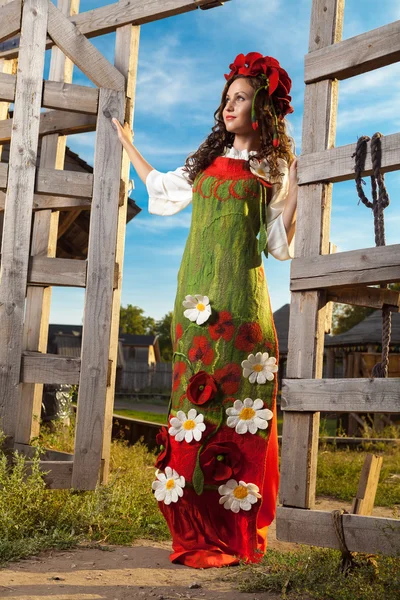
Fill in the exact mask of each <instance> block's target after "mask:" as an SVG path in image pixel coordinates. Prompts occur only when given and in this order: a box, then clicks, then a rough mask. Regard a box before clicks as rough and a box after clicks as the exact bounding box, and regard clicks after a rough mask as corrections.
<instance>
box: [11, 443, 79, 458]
mask: <svg viewBox="0 0 400 600" xmlns="http://www.w3.org/2000/svg"><path fill="white" fill-rule="evenodd" d="M14 450H17V451H18V452H20V453H21V454H24V455H25V456H26V457H27V458H33V457H34V456H35V455H36V452H37V447H35V446H30V445H29V444H21V443H19V442H16V443H15V444H14ZM41 450H43V451H44V452H43V454H40V457H41V460H42V461H43V460H45V461H49V460H50V461H64V462H65V461H68V462H72V461H73V460H74V455H73V454H70V453H69V452H60V451H59V450H53V449H52V448H41Z"/></svg>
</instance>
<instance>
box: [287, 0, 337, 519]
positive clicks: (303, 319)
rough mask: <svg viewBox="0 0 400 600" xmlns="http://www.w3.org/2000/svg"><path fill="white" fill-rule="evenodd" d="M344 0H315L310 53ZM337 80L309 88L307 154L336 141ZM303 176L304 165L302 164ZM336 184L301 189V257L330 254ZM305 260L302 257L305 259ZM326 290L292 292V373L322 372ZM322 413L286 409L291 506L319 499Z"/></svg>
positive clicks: (323, 40) (331, 36) (328, 38)
mask: <svg viewBox="0 0 400 600" xmlns="http://www.w3.org/2000/svg"><path fill="white" fill-rule="evenodd" d="M343 13H344V0H332V2H329V3H326V2H320V1H319V0H314V1H313V4H312V9H311V25H310V36H309V46H308V49H309V52H314V51H316V50H318V49H319V48H322V47H325V46H328V45H330V44H332V43H334V42H337V41H339V40H340V39H341V35H342V26H343ZM336 111H337V82H336V81H323V82H319V83H315V84H311V85H308V86H306V90H305V99H304V118H303V132H302V152H304V153H305V154H308V153H312V152H322V151H324V150H326V148H330V147H332V146H333V145H334V143H335V131H336ZM298 172H299V176H300V175H301V168H300V163H299V171H298ZM331 202H332V186H331V185H327V184H317V185H312V186H307V187H306V186H301V187H300V188H299V197H298V209H297V225H296V241H295V256H296V257H308V256H311V257H312V256H314V255H319V254H327V253H329V251H330V247H329V231H330V209H331ZM299 260H300V259H299ZM326 312H327V311H326V294H325V292H324V291H323V292H320V291H311V292H300V293H292V295H291V305H290V325H289V340H288V344H289V352H288V361H287V376H288V377H291V378H297V377H304V378H307V379H309V378H314V377H316V378H318V377H321V376H322V363H323V350H324V337H325V324H326ZM318 435H319V413H313V414H310V413H290V414H289V413H285V415H284V422H283V431H282V460H281V483H280V491H279V494H280V500H281V502H282V504H284V505H287V506H299V507H302V508H310V507H312V506H313V505H314V502H315V487H316V475H317V457H318Z"/></svg>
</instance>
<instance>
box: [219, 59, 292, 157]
mask: <svg viewBox="0 0 400 600" xmlns="http://www.w3.org/2000/svg"><path fill="white" fill-rule="evenodd" d="M229 68H230V69H231V72H230V73H229V74H228V75H225V79H226V80H227V81H229V80H230V79H232V77H234V76H235V75H243V76H244V77H261V78H262V79H264V80H265V84H264V85H262V86H260V87H259V88H258V90H256V93H255V94H254V96H253V102H252V107H251V121H252V125H253V129H254V130H256V129H257V128H258V120H257V117H256V114H255V108H254V103H255V99H256V96H257V94H258V92H259V91H260V90H263V89H265V90H267V92H268V97H269V101H270V106H271V111H272V114H273V116H274V121H275V132H274V137H273V142H272V143H273V145H274V146H275V147H278V146H279V137H278V118H279V119H283V117H284V116H285V115H287V114H289V113H292V112H293V107H292V106H291V105H290V101H291V99H292V98H291V96H289V92H290V88H291V87H292V81H291V79H290V77H289V75H288V74H287V72H286V71H285V69H282V67H281V66H280V64H279V62H278V61H277V60H276V59H275V58H272V56H263V55H262V54H260V53H259V52H249V54H247V55H246V56H245V55H244V54H238V55H237V57H236V58H235V60H234V62H233V63H232V64H231V65H229Z"/></svg>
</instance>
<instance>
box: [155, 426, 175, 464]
mask: <svg viewBox="0 0 400 600" xmlns="http://www.w3.org/2000/svg"><path fill="white" fill-rule="evenodd" d="M156 442H157V446H160V454H159V455H158V456H157V459H156V462H155V465H154V466H155V467H156V469H161V470H162V469H164V468H165V467H166V466H167V465H168V462H169V452H170V447H171V446H170V443H169V442H170V438H169V434H168V429H167V428H166V427H162V428H161V429H160V431H159V432H158V433H157V435H156Z"/></svg>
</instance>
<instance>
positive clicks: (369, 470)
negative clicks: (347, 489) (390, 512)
mask: <svg viewBox="0 0 400 600" xmlns="http://www.w3.org/2000/svg"><path fill="white" fill-rule="evenodd" d="M382 462H383V456H377V455H375V454H367V456H366V457H365V460H364V464H363V467H362V470H361V476H360V481H359V482H358V488H357V493H356V497H355V498H354V500H353V504H352V507H351V512H352V513H353V514H357V515H364V516H369V515H372V509H373V508H374V502H375V496H376V490H377V489H378V483H379V475H380V472H381V468H382Z"/></svg>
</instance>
